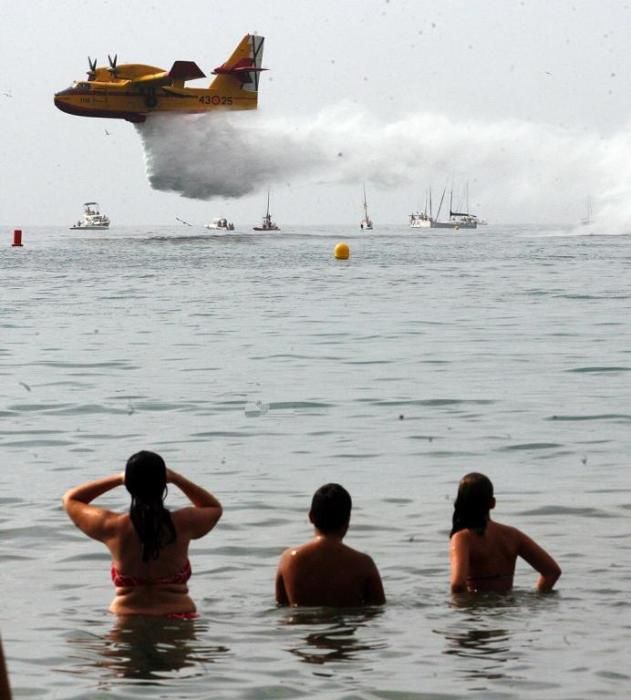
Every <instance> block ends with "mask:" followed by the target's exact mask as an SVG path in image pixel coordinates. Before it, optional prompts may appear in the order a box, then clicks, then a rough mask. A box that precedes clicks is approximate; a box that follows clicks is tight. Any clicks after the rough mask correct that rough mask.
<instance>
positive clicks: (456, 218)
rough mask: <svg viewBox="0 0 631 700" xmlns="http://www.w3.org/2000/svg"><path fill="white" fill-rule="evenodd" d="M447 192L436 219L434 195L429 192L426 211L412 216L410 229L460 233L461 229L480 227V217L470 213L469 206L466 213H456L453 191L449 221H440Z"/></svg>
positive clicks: (442, 197)
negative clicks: (433, 229)
mask: <svg viewBox="0 0 631 700" xmlns="http://www.w3.org/2000/svg"><path fill="white" fill-rule="evenodd" d="M446 190H447V188H445V189H443V194H442V196H441V198H440V204H439V205H438V211H437V212H436V218H434V216H433V212H432V193H431V191H429V193H428V197H427V199H426V201H425V210H424V211H422V212H421V211H415V212H412V213H411V214H410V228H447V229H452V230H454V231H458V230H460V229H474V228H477V227H478V223H479V222H478V217H477V216H476V215H475V214H471V213H470V212H469V207H468V206H467V211H466V212H459V211H454V209H453V190H452V191H451V192H450V194H449V219H448V220H447V221H439V216H440V210H441V209H442V206H443V201H444V199H445V192H446ZM428 204H429V210H428ZM485 223H486V222H485Z"/></svg>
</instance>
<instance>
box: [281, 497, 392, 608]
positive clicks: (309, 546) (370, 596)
mask: <svg viewBox="0 0 631 700" xmlns="http://www.w3.org/2000/svg"><path fill="white" fill-rule="evenodd" d="M351 506H352V502H351V497H350V494H349V493H348V491H347V490H346V489H345V488H344V487H343V486H340V485H339V484H325V485H324V486H321V487H320V488H319V489H318V490H317V491H316V492H315V494H314V496H313V500H312V501H311V510H310V511H309V520H310V521H311V523H312V524H313V526H314V528H315V536H314V538H313V539H312V540H310V541H309V542H307V543H305V544H303V545H301V546H299V547H292V548H290V549H288V550H286V551H285V553H284V554H283V555H282V556H281V558H280V562H279V565H278V572H277V574H276V601H277V602H278V603H279V604H280V605H317V606H320V605H321V606H331V607H338V608H339V607H350V606H356V605H382V604H383V603H385V602H386V597H385V595H384V592H383V586H382V583H381V577H380V575H379V571H378V570H377V567H376V566H375V563H374V562H373V560H372V559H371V558H370V557H369V556H368V555H367V554H363V553H362V552H358V551H356V550H355V549H351V548H350V547H348V546H347V545H345V544H343V542H342V539H343V538H344V535H346V531H347V530H348V525H349V522H350V517H351Z"/></svg>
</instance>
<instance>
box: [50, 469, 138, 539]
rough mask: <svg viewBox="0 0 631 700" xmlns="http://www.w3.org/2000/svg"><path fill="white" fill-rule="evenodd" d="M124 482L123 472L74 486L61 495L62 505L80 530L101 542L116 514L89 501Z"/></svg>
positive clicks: (108, 532)
mask: <svg viewBox="0 0 631 700" xmlns="http://www.w3.org/2000/svg"><path fill="white" fill-rule="evenodd" d="M124 483H125V475H124V474H114V475H112V476H106V477H104V478H103V479H96V480H95V481H88V482H86V483H85V484H81V485H79V486H75V487H74V488H72V489H69V490H68V491H66V493H65V494H64V495H63V498H62V503H63V507H64V509H65V511H66V513H68V516H69V517H70V519H71V520H72V522H73V523H74V524H75V525H76V526H77V527H78V528H79V529H80V530H82V531H83V532H85V534H86V535H88V537H92V538H93V539H95V540H99V541H101V542H103V541H105V540H106V539H107V537H108V536H109V534H110V525H111V522H112V519H113V518H115V517H117V516H116V514H115V513H112V512H111V511H109V510H105V509H104V508H98V507H97V506H93V505H90V503H91V502H92V501H93V500H94V499H95V498H98V497H99V496H101V495H102V494H104V493H106V492H107V491H111V490H112V489H115V488H117V487H118V486H122V485H123V484H124Z"/></svg>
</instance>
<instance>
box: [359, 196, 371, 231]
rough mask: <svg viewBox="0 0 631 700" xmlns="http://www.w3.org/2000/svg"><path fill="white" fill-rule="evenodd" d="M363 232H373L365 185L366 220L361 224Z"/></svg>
mask: <svg viewBox="0 0 631 700" xmlns="http://www.w3.org/2000/svg"><path fill="white" fill-rule="evenodd" d="M359 228H361V230H362V231H372V221H371V219H370V217H369V216H368V203H367V202H366V186H365V185H364V218H363V219H362V220H361V221H360V222H359Z"/></svg>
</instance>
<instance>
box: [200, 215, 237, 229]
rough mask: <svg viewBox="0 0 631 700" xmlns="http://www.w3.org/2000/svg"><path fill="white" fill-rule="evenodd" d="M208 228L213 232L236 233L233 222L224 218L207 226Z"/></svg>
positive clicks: (214, 220) (215, 220)
mask: <svg viewBox="0 0 631 700" xmlns="http://www.w3.org/2000/svg"><path fill="white" fill-rule="evenodd" d="M206 228H209V229H211V230H212V231H234V224H233V223H232V221H228V219H226V218H225V217H223V216H222V217H219V218H217V219H213V220H212V221H211V222H210V223H209V224H206Z"/></svg>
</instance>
